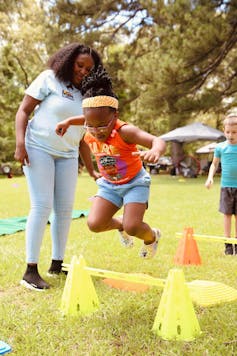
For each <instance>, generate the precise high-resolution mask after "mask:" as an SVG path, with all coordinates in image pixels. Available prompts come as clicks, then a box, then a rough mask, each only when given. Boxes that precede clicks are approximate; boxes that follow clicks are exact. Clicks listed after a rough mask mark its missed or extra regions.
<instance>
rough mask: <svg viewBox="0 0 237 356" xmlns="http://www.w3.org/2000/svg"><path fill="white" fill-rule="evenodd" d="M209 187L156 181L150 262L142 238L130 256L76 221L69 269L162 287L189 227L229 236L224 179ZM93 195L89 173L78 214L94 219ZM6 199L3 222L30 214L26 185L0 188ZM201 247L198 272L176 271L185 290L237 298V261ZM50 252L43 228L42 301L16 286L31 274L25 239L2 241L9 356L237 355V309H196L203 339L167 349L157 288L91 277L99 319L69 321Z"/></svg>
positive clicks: (1, 293)
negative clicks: (158, 330) (80, 266)
mask: <svg viewBox="0 0 237 356" xmlns="http://www.w3.org/2000/svg"><path fill="white" fill-rule="evenodd" d="M204 181H205V177H199V178H197V179H186V180H184V179H180V177H172V176H169V175H153V176H152V186H151V196H150V202H149V209H148V210H147V212H146V216H145V220H146V221H147V222H148V223H149V224H150V225H151V226H154V227H159V228H160V229H161V231H162V240H161V241H160V244H159V250H158V254H157V256H156V257H155V258H154V259H153V260H147V261H143V260H141V258H140V257H138V253H139V249H140V246H141V241H139V240H137V239H136V242H135V246H134V248H133V249H130V250H126V249H124V248H123V247H122V246H120V243H119V241H118V237H117V235H116V232H106V233H100V234H94V233H91V232H89V230H88V228H87V226H86V218H80V219H75V220H72V224H71V229H70V236H69V241H68V245H67V251H66V256H65V262H67V263H69V262H70V260H71V258H72V256H73V255H76V256H79V255H81V254H82V255H83V256H84V258H85V260H86V262H87V265H88V266H91V267H97V268H103V269H109V270H113V271H120V272H130V273H131V272H132V273H146V274H149V275H151V276H154V277H159V278H166V277H167V275H168V272H169V270H170V269H171V268H174V267H175V265H174V262H173V259H174V255H175V253H176V250H177V246H178V239H177V238H176V237H175V233H176V232H182V231H183V229H184V227H187V226H191V227H193V229H194V232H196V233H199V234H207V235H218V236H223V226H222V222H223V221H222V215H221V214H220V213H219V212H218V205H219V189H220V187H219V178H216V179H215V184H214V186H213V188H212V189H211V190H210V191H207V190H206V189H205V187H204ZM45 183H46V184H47V182H45ZM96 190H97V188H96V184H95V183H94V182H93V181H92V180H91V179H90V178H89V177H88V176H87V175H86V174H85V173H83V174H82V175H80V176H79V178H78V187H77V194H76V199H75V205H74V208H75V209H86V210H89V209H90V199H89V198H90V197H91V196H92V195H93V194H94V193H95V192H96ZM0 195H1V200H0V218H1V219H3V218H10V217H20V216H25V215H27V214H28V210H29V197H28V193H27V187H26V182H25V178H24V177H16V178H15V177H14V178H13V179H7V178H2V179H0ZM233 222H234V221H233ZM233 230H234V229H233ZM232 236H233V235H232ZM198 248H199V252H200V255H201V258H202V265H200V266H182V267H179V268H182V269H183V271H184V274H185V279H186V281H187V282H188V281H192V280H195V279H203V280H211V281H216V282H221V283H224V284H226V285H228V286H232V287H234V288H236V289H237V279H236V275H237V272H236V271H237V268H236V266H237V256H225V255H224V253H223V252H224V245H223V243H219V242H215V243H213V242H205V241H198ZM50 250H51V242H50V230H49V226H47V228H46V233H45V236H44V240H43V245H42V249H41V256H40V263H39V270H40V273H41V274H42V276H43V278H45V279H46V280H47V281H48V282H49V283H50V284H51V285H52V288H51V289H50V290H49V291H45V292H34V291H29V290H26V289H24V288H23V287H21V286H20V285H19V281H20V279H21V277H22V275H23V273H24V270H25V241H24V231H22V232H19V233H16V234H13V235H7V236H1V237H0V256H1V257H0V258H1V269H0V319H1V323H0V324H1V329H0V340H3V341H5V342H7V343H8V344H10V345H11V347H12V349H13V352H12V354H14V355H22V356H23V355H24V356H34V355H37V356H38V355H47V356H53V355H57V356H64V355H65V356H68V355H69V356H84V355H88V356H107V355H114V356H115V355H116V356H117V355H119V356H120V355H124V356H125V355H126V356H130V355H136V356H137V355H144V356H151V355H167V356H168V355H170V356H171V355H182V356H183V355H190V354H192V355H215V356H216V355H237V317H236V316H237V300H236V301H234V302H232V303H222V304H220V305H215V306H212V307H205V308H204V307H200V306H198V305H194V308H195V312H196V315H197V318H198V321H199V324H200V328H201V330H202V335H201V336H200V337H198V338H197V339H195V340H194V341H192V342H182V341H165V340H163V339H161V338H160V337H158V336H157V335H155V334H154V333H153V332H152V331H151V329H152V326H153V322H154V319H155V316H156V312H157V308H158V306H159V302H160V298H161V295H162V289H161V288H156V287H151V288H149V289H148V290H147V291H146V292H144V293H136V292H127V291H120V290H117V289H113V288H111V287H108V286H107V285H105V284H104V283H102V281H101V279H99V278H93V281H94V285H95V288H96V292H97V295H98V297H99V300H100V304H101V309H100V311H98V312H96V313H94V314H93V315H90V316H87V317H79V316H78V317H65V316H63V315H62V314H61V312H60V308H59V306H60V302H61V297H62V293H63V288H64V283H65V277H59V278H54V279H52V278H49V277H47V276H46V272H47V269H48V267H49V264H50V260H51V256H50Z"/></svg>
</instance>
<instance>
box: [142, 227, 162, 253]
mask: <svg viewBox="0 0 237 356" xmlns="http://www.w3.org/2000/svg"><path fill="white" fill-rule="evenodd" d="M152 231H153V233H154V235H155V241H154V242H152V243H151V244H149V245H145V244H144V242H143V246H142V248H141V251H140V254H139V255H140V257H142V258H144V259H150V258H153V257H154V256H155V254H156V252H157V247H158V242H159V240H160V237H161V232H160V230H159V229H155V228H153V229H152Z"/></svg>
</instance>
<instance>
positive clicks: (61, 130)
mask: <svg viewBox="0 0 237 356" xmlns="http://www.w3.org/2000/svg"><path fill="white" fill-rule="evenodd" d="M69 126H70V125H69V123H68V121H67V120H64V121H61V122H59V123H58V124H57V126H56V128H55V132H56V134H57V135H59V136H63V135H64V134H65V133H66V132H67V129H68V127H69Z"/></svg>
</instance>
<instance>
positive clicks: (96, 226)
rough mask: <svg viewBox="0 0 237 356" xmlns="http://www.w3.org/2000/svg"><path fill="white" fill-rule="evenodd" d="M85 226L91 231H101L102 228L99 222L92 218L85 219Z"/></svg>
mask: <svg viewBox="0 0 237 356" xmlns="http://www.w3.org/2000/svg"><path fill="white" fill-rule="evenodd" d="M87 226H88V227H89V229H90V231H92V232H101V231H103V228H102V226H101V224H100V223H99V222H97V221H96V220H94V219H89V218H88V220H87Z"/></svg>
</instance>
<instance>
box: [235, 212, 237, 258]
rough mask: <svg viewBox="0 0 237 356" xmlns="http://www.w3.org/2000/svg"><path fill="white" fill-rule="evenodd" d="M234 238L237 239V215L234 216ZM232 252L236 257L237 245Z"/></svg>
mask: <svg viewBox="0 0 237 356" xmlns="http://www.w3.org/2000/svg"><path fill="white" fill-rule="evenodd" d="M235 238H236V239H237V215H235ZM234 251H235V254H236V255H237V244H235V245H234Z"/></svg>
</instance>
